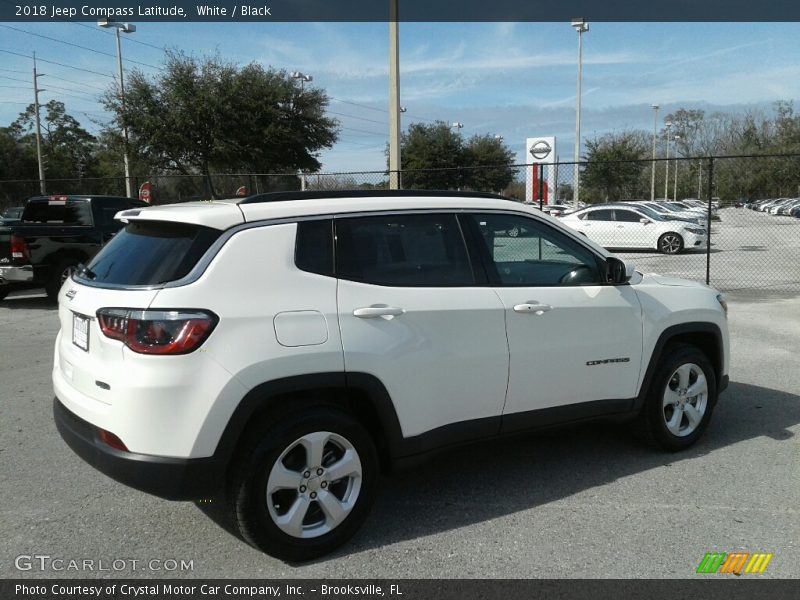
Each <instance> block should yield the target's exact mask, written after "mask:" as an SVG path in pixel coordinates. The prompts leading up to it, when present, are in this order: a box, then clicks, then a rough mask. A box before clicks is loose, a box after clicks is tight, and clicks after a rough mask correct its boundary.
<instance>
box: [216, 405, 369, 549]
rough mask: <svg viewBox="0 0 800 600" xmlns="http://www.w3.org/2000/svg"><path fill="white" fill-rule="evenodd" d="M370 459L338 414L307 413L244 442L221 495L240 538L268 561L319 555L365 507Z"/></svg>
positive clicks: (353, 425) (352, 526)
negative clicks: (226, 494) (225, 498)
mask: <svg viewBox="0 0 800 600" xmlns="http://www.w3.org/2000/svg"><path fill="white" fill-rule="evenodd" d="M377 472H378V459H377V453H376V451H375V447H374V445H373V443H372V439H371V438H370V436H369V434H368V433H367V432H366V431H365V430H364V428H363V427H362V426H361V425H360V424H359V423H358V422H357V421H355V420H354V419H353V418H351V417H350V416H349V415H347V414H346V413H343V412H340V411H337V410H335V409H329V408H318V409H312V410H310V411H309V412H308V413H305V414H297V415H294V416H292V417H288V418H287V419H285V420H284V421H282V422H280V423H278V424H277V425H275V426H272V427H265V428H263V429H262V430H260V431H259V432H257V433H255V434H254V435H253V436H252V439H251V444H250V446H249V448H248V449H247V450H246V451H245V452H244V454H243V456H242V457H241V459H240V464H239V466H238V469H236V471H235V474H234V476H233V478H232V481H231V486H230V488H231V489H230V490H229V494H230V498H231V501H232V508H233V510H234V517H235V521H236V523H237V525H238V528H239V532H240V533H241V535H242V537H243V538H244V539H245V540H246V541H247V542H248V543H250V544H251V545H253V546H255V547H257V548H259V549H261V550H263V551H264V552H266V553H267V554H270V555H272V556H274V557H276V558H280V559H283V560H289V561H302V560H310V559H313V558H317V557H319V556H323V555H325V554H328V553H329V552H331V551H333V550H334V549H336V548H337V547H339V546H341V545H342V544H344V543H345V542H346V541H347V540H348V539H349V538H350V537H351V536H352V535H353V534H354V533H355V532H356V531H357V530H358V529H359V527H360V526H361V524H362V523H363V522H364V520H365V519H366V517H367V514H368V513H369V509H370V507H371V504H372V501H373V497H374V491H375V483H376V480H377Z"/></svg>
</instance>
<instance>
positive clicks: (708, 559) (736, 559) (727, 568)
mask: <svg viewBox="0 0 800 600" xmlns="http://www.w3.org/2000/svg"><path fill="white" fill-rule="evenodd" d="M771 560H772V554H771V553H770V554H767V553H765V552H755V553H753V554H750V553H749V552H731V553H730V554H726V553H725V552H707V553H706V555H705V556H704V557H703V560H701V561H700V565H699V566H698V567H697V573H732V574H734V575H741V574H742V573H763V572H764V571H765V570H766V568H767V565H768V564H769V561H771Z"/></svg>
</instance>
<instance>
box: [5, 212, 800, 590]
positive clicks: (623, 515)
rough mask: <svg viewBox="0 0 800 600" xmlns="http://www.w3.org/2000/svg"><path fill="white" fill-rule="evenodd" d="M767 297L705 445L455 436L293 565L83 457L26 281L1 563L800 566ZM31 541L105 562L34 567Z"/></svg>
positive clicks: (505, 572) (454, 571)
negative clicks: (59, 402) (766, 559)
mask: <svg viewBox="0 0 800 600" xmlns="http://www.w3.org/2000/svg"><path fill="white" fill-rule="evenodd" d="M744 216H745V218H750V216H749V215H744ZM761 216H762V215H754V217H761ZM765 218H769V217H765ZM639 256H640V258H643V257H644V256H645V255H639ZM658 258H659V259H660V258H661V257H658ZM666 258H670V257H666ZM672 258H676V257H672ZM637 262H639V263H640V265H641V263H643V262H646V261H637ZM663 264H667V263H663ZM747 264H749V262H747ZM648 270H650V269H648ZM653 270H655V269H653ZM756 297H757V298H759V299H755V300H754V299H753V298H752V297H747V296H746V295H744V296H742V297H737V296H735V297H734V298H733V300H732V301H731V303H730V329H731V345H732V348H731V349H732V361H731V384H730V387H729V389H728V391H726V392H725V393H724V394H723V395H722V398H721V401H720V403H719V405H718V406H717V410H716V412H715V414H714V417H713V419H712V422H711V427H710V428H709V430H708V431H707V432H706V435H705V436H704V438H703V439H702V440H701V441H700V442H699V443H698V444H697V445H696V446H695V447H694V448H692V449H690V450H689V451H686V452H682V453H678V454H662V453H658V452H655V451H652V450H650V449H648V448H646V447H643V446H641V445H640V444H639V443H638V442H637V441H636V440H635V439H634V438H632V437H631V436H630V435H629V433H628V431H627V429H625V428H624V427H621V426H611V425H598V424H595V425H585V426H581V427H577V428H573V429H569V430H562V431H558V432H551V433H548V434H546V435H544V434H543V435H538V436H533V437H525V438H519V439H515V440H509V441H504V442H502V443H495V444H483V445H477V446H472V447H468V448H464V449H460V450H457V451H453V452H450V453H448V454H443V455H441V456H439V457H438V458H437V460H435V461H434V462H432V463H430V464H428V465H425V466H423V467H421V468H419V469H417V470H415V471H410V472H406V473H402V474H398V475H394V476H391V477H386V478H384V479H383V480H382V481H381V483H380V490H379V494H378V499H377V502H376V504H375V507H374V509H373V511H372V513H371V515H370V517H369V519H368V521H367V523H366V524H365V526H364V528H363V529H362V530H361V531H360V532H359V533H358V534H357V535H356V537H355V538H354V539H353V540H352V541H351V543H349V544H348V545H347V546H345V547H344V548H342V549H340V550H339V551H337V552H336V553H335V554H333V555H331V556H329V557H327V558H324V559H321V560H318V561H315V562H312V563H308V564H302V565H290V564H287V563H283V562H281V561H278V560H275V559H273V558H271V557H269V556H266V555H264V554H261V553H260V552H258V551H256V550H254V549H252V548H251V547H249V546H248V545H246V544H245V543H244V542H242V541H241V540H239V539H238V538H236V537H234V536H233V535H232V534H230V533H229V532H228V531H227V530H226V529H225V527H226V526H227V523H226V522H225V519H224V518H223V517H222V516H221V515H222V514H224V512H223V511H222V510H221V507H220V506H218V505H216V504H210V505H202V506H198V505H195V504H193V503H172V502H167V501H163V500H159V499H157V498H154V497H151V496H148V495H146V494H143V493H140V492H137V491H135V490H132V489H129V488H127V487H125V486H122V485H120V484H117V483H116V482H114V481H112V480H110V479H108V478H106V477H105V476H103V475H101V474H99V473H97V472H96V471H94V470H93V469H92V468H91V467H89V466H88V465H87V464H85V463H84V462H83V461H82V460H81V459H79V458H78V457H77V456H75V455H74V454H73V453H72V451H71V450H69V449H68V448H67V446H66V445H65V444H64V443H63V441H62V440H61V438H60V437H59V435H58V433H57V432H56V429H55V426H54V424H53V420H52V387H51V382H50V370H51V365H52V348H53V340H54V337H55V334H56V331H57V329H58V322H57V316H56V312H55V308H54V307H53V306H51V305H50V304H48V302H47V301H46V299H45V298H44V297H43V296H42V295H39V294H35V293H32V294H15V295H12V296H11V297H9V298H8V299H6V300H5V301H3V302H1V303H0V347H2V349H3V351H2V361H0V381H1V382H2V384H1V385H0V415H2V416H1V417H0V482H2V485H0V577H3V578H11V577H225V578H227V577H257V578H270V577H298V578H317V577H320V578H351V577H352V578H371V577H380V578H428V577H430V578H462V577H463V578H504V577H509V578H538V577H545V578H554V577H601V578H602V577H620V578H644V577H647V578H664V577H668V578H673V577H674V578H690V577H697V575H695V569H696V568H697V566H698V564H699V563H700V561H701V559H702V558H703V556H704V554H705V553H706V552H711V551H720V552H733V551H745V552H770V553H773V554H774V558H773V559H772V561H771V562H770V564H769V567H768V568H767V570H766V572H765V573H764V574H763V575H758V576H754V575H747V576H746V577H781V578H788V577H800V548H799V547H798V543H799V542H798V540H800V460H798V457H800V444H799V443H798V434H800V371H798V368H797V364H798V361H797V340H798V339H800V295H798V294H795V295H791V294H789V293H788V292H784V293H783V295H782V297H772V296H770V295H769V294H766V295H758V294H756ZM20 555H23V556H30V555H46V556H50V557H51V558H53V559H63V560H64V561H65V563H64V565H68V562H67V561H69V560H80V561H82V560H84V559H87V560H93V561H95V562H94V563H93V569H94V570H54V569H53V568H52V566H53V565H52V564H51V565H50V568H47V569H45V570H44V571H40V570H39V569H38V568H37V567H36V566H35V565H36V564H37V563H36V562H35V561H34V562H33V564H34V568H33V569H31V570H25V571H21V570H19V569H17V567H16V566H15V563H16V562H17V557H18V556H20ZM131 559H133V560H136V561H139V562H137V564H136V566H135V567H133V566H132V563H131V562H130V560H131ZM170 559H174V560H177V561H181V560H183V561H191V569H187V570H184V571H180V570H178V571H172V570H167V569H168V568H170V567H171V566H172V563H168V562H167V561H169V560H170ZM101 560H102V561H104V562H103V563H102V564H101V563H100V562H99V561H101ZM114 560H117V561H118V562H117V563H115V565H116V566H120V565H121V564H122V563H120V562H119V561H120V560H123V561H127V562H126V563H125V566H124V568H121V569H120V570H115V569H116V566H112V564H114V563H112V561H114ZM152 560H156V561H161V562H159V563H150V564H148V563H149V561H152ZM20 564H21V566H23V567H24V566H26V565H27V564H29V561H27V560H26V559H22V562H21V563H20ZM58 564H61V563H58ZM103 565H104V566H105V568H106V569H108V570H104V571H100V570H98V569H100V568H102V566H103ZM705 577H708V576H707V575H706V576H705Z"/></svg>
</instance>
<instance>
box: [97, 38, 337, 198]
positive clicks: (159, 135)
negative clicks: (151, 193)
mask: <svg viewBox="0 0 800 600" xmlns="http://www.w3.org/2000/svg"><path fill="white" fill-rule="evenodd" d="M104 102H105V105H106V107H107V108H108V109H109V110H111V111H112V112H114V113H115V114H116V115H117V126H121V125H122V124H125V125H127V127H128V133H129V137H130V141H131V147H133V148H136V149H137V150H138V151H139V152H140V153H141V154H142V157H143V158H144V159H145V160H146V161H147V162H149V163H152V164H153V165H156V166H157V167H158V168H159V169H162V170H165V171H168V172H169V171H172V172H178V173H182V174H185V175H189V174H197V173H200V174H202V175H203V176H205V179H206V181H207V186H208V191H209V193H210V194H211V195H212V196H215V191H214V189H213V185H212V183H211V178H210V177H209V175H210V173H211V171H212V170H214V171H216V172H219V173H232V172H235V171H243V170H244V171H249V172H261V173H271V172H272V173H274V172H286V171H296V170H298V169H302V170H305V171H310V172H313V171H316V170H319V168H320V162H319V160H318V159H317V154H318V152H319V151H320V150H322V149H324V148H330V147H331V146H332V145H333V144H334V142H335V141H336V139H337V122H336V121H334V120H333V119H330V118H328V117H326V116H325V109H326V107H327V105H328V96H327V95H326V94H325V92H323V91H322V90H319V89H317V88H305V89H303V88H302V87H301V86H300V85H299V84H298V83H297V82H296V81H295V80H293V79H292V78H291V77H290V75H289V74H288V73H287V72H286V71H283V70H280V71H279V70H275V69H272V68H267V69H265V68H264V67H262V66H261V65H258V64H256V63H251V64H249V65H246V66H244V67H242V68H239V67H238V66H237V65H234V64H231V63H226V62H223V61H222V60H221V59H220V58H219V57H214V58H209V59H205V60H200V59H197V58H194V57H189V56H186V55H184V54H182V53H179V52H168V53H167V59H166V62H165V68H164V71H163V73H161V74H158V75H156V76H154V77H153V78H150V77H148V76H146V75H145V74H144V73H142V72H141V71H133V72H132V73H131V74H130V75H129V76H128V81H127V84H126V89H125V110H124V112H123V110H122V106H121V104H120V102H119V97H118V94H117V91H116V90H115V89H112V90H109V92H108V93H107V94H106V96H105V100H104Z"/></svg>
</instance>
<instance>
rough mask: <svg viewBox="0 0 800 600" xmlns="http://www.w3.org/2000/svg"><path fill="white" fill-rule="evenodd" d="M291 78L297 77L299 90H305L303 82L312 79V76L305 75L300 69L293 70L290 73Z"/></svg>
mask: <svg viewBox="0 0 800 600" xmlns="http://www.w3.org/2000/svg"><path fill="white" fill-rule="evenodd" d="M292 79H297V80H299V81H300V90H301V91H303V90H305V89H306V88H305V84H306V83H308V82H309V81H314V78H313V77H312V76H311V75H306V74H305V73H301V72H300V71H295V72H293V73H292Z"/></svg>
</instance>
